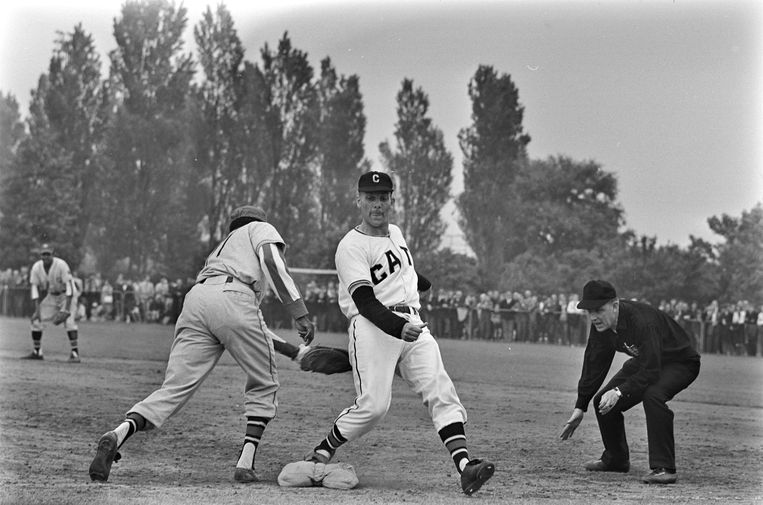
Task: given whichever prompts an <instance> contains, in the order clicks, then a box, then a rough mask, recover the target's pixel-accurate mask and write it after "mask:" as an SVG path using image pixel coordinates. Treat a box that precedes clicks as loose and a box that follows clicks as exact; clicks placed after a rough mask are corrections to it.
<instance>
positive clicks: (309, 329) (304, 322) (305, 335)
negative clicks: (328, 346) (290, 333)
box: [294, 316, 315, 345]
mask: <svg viewBox="0 0 763 505" xmlns="http://www.w3.org/2000/svg"><path fill="white" fill-rule="evenodd" d="M294 322H295V323H296V324H297V332H298V333H299V336H300V337H301V338H302V341H303V342H305V344H307V345H310V342H312V341H313V339H314V338H315V325H314V324H313V322H312V321H311V320H310V316H302V317H300V318H298V319H295V320H294Z"/></svg>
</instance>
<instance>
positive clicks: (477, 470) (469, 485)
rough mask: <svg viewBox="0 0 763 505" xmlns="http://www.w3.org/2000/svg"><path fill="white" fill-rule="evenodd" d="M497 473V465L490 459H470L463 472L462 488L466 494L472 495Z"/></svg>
mask: <svg viewBox="0 0 763 505" xmlns="http://www.w3.org/2000/svg"><path fill="white" fill-rule="evenodd" d="M494 473H495V465H494V464H493V463H491V462H489V461H482V460H481V459H473V460H471V461H469V462H468V463H467V464H466V466H465V467H464V471H463V472H461V489H463V490H464V494H466V495H471V494H472V493H475V492H477V491H479V488H481V487H482V484H484V483H485V482H487V481H488V479H490V477H492V476H493V474H494Z"/></svg>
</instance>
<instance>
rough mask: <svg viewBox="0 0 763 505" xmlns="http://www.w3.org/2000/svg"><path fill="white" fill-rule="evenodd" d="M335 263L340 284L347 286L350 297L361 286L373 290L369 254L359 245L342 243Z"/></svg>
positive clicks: (338, 248) (337, 251)
mask: <svg viewBox="0 0 763 505" xmlns="http://www.w3.org/2000/svg"><path fill="white" fill-rule="evenodd" d="M335 261H336V271H337V276H338V277H339V282H340V283H341V284H343V285H344V286H347V291H348V293H349V294H350V295H352V292H353V291H355V289H357V288H358V287H359V286H370V287H371V288H373V286H374V284H373V282H371V270H370V268H369V267H370V265H369V261H368V254H367V252H366V251H365V249H363V248H362V247H360V245H359V244H354V243H347V242H341V243H340V244H339V247H337V250H336V255H335Z"/></svg>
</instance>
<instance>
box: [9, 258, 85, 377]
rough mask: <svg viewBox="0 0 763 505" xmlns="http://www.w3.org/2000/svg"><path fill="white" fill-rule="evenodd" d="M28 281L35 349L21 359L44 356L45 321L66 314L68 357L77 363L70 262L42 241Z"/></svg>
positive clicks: (75, 305)
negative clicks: (32, 307) (69, 346)
mask: <svg viewBox="0 0 763 505" xmlns="http://www.w3.org/2000/svg"><path fill="white" fill-rule="evenodd" d="M29 282H30V284H31V291H32V300H33V301H34V314H33V315H32V320H31V328H32V344H33V345H34V350H33V351H32V352H31V354H29V355H27V356H24V357H23V358H22V359H43V356H42V332H43V330H44V329H45V327H46V324H47V323H50V322H54V318H55V317H56V316H59V317H61V316H63V317H66V319H65V320H64V328H66V334H67V336H68V337H69V344H70V345H71V353H70V354H69V360H68V361H69V362H70V363H79V362H80V357H79V347H78V343H77V338H78V327H77V321H76V318H75V315H76V314H77V298H78V296H79V292H78V291H77V286H76V285H75V284H74V281H73V277H72V273H71V270H70V269H69V265H68V264H67V263H66V261H64V260H62V259H61V258H57V257H55V256H54V255H53V248H52V247H51V246H50V245H49V244H42V246H41V247H40V259H39V260H37V261H36V262H35V263H34V264H33V265H32V269H31V270H30V271H29Z"/></svg>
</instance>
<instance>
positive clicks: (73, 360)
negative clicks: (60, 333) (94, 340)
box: [67, 351, 80, 363]
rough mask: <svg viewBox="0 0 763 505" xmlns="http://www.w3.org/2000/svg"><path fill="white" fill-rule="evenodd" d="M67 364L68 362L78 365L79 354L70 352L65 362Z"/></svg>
mask: <svg viewBox="0 0 763 505" xmlns="http://www.w3.org/2000/svg"><path fill="white" fill-rule="evenodd" d="M67 362H69V363H79V362H80V359H79V354H77V353H76V352H74V351H72V353H71V354H70V355H69V359H68V360H67Z"/></svg>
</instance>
